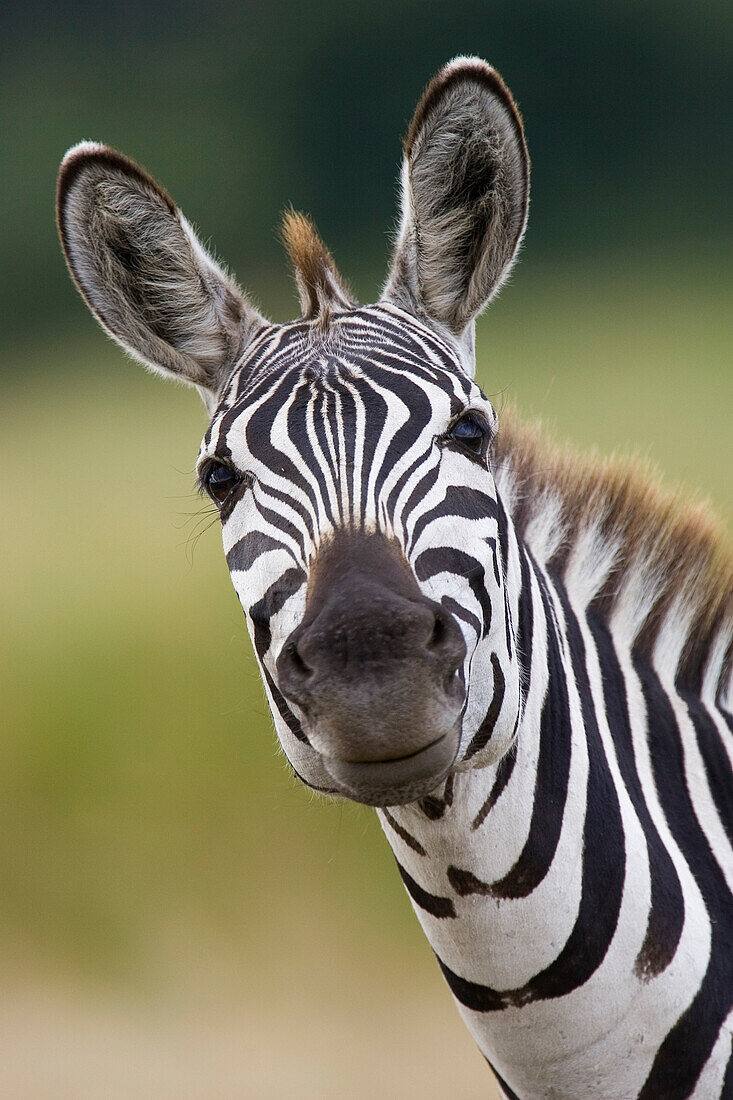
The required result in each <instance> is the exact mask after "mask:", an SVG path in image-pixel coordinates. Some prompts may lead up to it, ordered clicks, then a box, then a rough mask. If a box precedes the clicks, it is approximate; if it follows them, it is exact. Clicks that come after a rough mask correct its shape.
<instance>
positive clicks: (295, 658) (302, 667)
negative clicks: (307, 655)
mask: <svg viewBox="0 0 733 1100" xmlns="http://www.w3.org/2000/svg"><path fill="white" fill-rule="evenodd" d="M286 652H287V655H288V657H289V659H290V665H291V669H292V671H293V672H295V673H296V674H297V675H298V676H301V677H302V678H303V679H304V680H307V679H308V677H309V676H312V675H313V669H312V668H311V667H310V665H307V664H306V663H305V661H304V660H303V658H302V657H301V655H300V653H299V652H298V643H297V642H291V643H290V645H289V646H287V649H286Z"/></svg>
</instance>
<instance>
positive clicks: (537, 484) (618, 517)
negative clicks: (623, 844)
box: [494, 409, 733, 698]
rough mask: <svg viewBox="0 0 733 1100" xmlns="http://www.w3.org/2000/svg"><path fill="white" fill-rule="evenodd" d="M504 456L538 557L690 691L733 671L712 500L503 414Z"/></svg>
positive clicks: (499, 459) (719, 530) (723, 553)
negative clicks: (576, 448)
mask: <svg viewBox="0 0 733 1100" xmlns="http://www.w3.org/2000/svg"><path fill="white" fill-rule="evenodd" d="M500 425H501V426H500V433H499V437H498V439H497V441H496V449H495V454H494V463H495V467H496V468H495V470H494V474H495V478H496V483H497V487H498V489H499V492H500V494H501V496H502V499H503V501H504V504H505V507H506V508H507V509H508V511H509V513H510V514H511V516H512V520H513V522H514V526H515V529H516V531H517V533H518V534H520V535H521V536H522V537H523V539H524V541H525V543H526V545H527V546H528V548H529V550H530V551H531V553H532V554H533V556H534V557H535V558H536V559H537V561H538V562H539V564H541V565H543V566H545V567H547V568H549V569H550V570H552V571H553V572H554V573H556V574H557V575H558V576H560V577H561V578H562V580H563V582H564V584H565V587H566V589H567V591H568V593H569V595H570V596H571V598H576V599H580V601H581V602H582V603H584V604H585V605H586V606H588V607H590V608H591V609H592V610H593V611H594V612H595V613H596V614H598V615H599V616H600V617H601V618H603V619H604V620H605V621H607V622H608V624H609V627H610V628H611V629H612V630H613V631H614V632H620V633H622V634H623V635H625V636H626V637H627V639H628V642H629V645H633V646H635V647H636V648H637V649H639V650H642V651H644V652H645V653H647V654H648V655H654V656H655V660H656V661H657V662H658V661H659V660H660V659H661V660H662V661H663V663H664V664H665V666H666V667H668V668H670V667H671V671H672V674H673V675H676V678H677V681H678V683H679V684H680V685H681V686H685V687H688V688H689V689H690V690H694V691H695V692H696V693H697V694H700V693H704V694H705V695H708V694H710V695H712V696H713V698H715V697H717V696H718V695H719V694H720V693H722V695H723V698H725V694H726V687H727V688H728V690H729V691H730V690H731V687H732V685H731V684H730V683H729V682H728V679H729V678H730V676H731V672H732V671H733V670H732V668H731V665H732V664H733V549H732V548H731V546H730V543H729V541H728V539H727V535H726V531H725V528H724V525H723V524H722V523H721V522H720V521H719V520H718V518H717V517H716V516H714V515H713V513H712V512H711V510H710V508H709V506H708V504H707V503H706V502H704V501H701V500H695V499H691V498H690V496H689V494H687V493H686V492H683V491H681V490H677V491H670V490H668V489H666V488H664V487H663V486H662V485H661V483H660V479H659V476H658V473H657V472H656V471H655V469H654V467H653V466H652V465H651V464H649V463H648V462H645V461H643V460H640V459H629V458H623V457H619V456H613V457H610V458H602V457H600V456H599V455H597V454H593V453H589V454H585V455H583V454H580V453H578V452H576V451H574V450H573V449H572V448H569V447H566V446H559V445H557V444H555V443H553V442H551V441H550V440H549V439H548V438H547V436H546V435H545V433H544V431H543V430H542V428H541V426H539V425H537V424H533V425H528V424H526V423H523V422H522V421H521V420H520V419H519V417H518V416H517V415H516V413H515V412H514V411H513V410H511V409H509V410H504V411H503V413H502V416H501V418H500Z"/></svg>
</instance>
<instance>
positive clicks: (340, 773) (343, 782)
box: [294, 720, 461, 807]
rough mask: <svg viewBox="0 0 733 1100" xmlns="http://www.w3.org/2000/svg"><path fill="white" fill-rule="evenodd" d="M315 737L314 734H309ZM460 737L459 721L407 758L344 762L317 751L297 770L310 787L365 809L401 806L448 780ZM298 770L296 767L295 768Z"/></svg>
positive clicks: (423, 795) (300, 777) (428, 792)
mask: <svg viewBox="0 0 733 1100" xmlns="http://www.w3.org/2000/svg"><path fill="white" fill-rule="evenodd" d="M309 732H310V735H311V736H313V732H312V731H309ZM460 737H461V722H460V720H459V721H457V722H456V723H455V725H454V726H453V727H452V728H451V729H449V730H447V731H446V732H445V733H443V734H441V735H440V736H438V737H437V738H435V740H433V741H431V742H430V743H429V744H426V745H425V747H424V748H421V749H418V750H417V751H416V752H412V753H410V754H409V755H407V756H400V757H393V758H390V759H384V760H344V759H342V758H340V757H336V756H327V755H326V754H325V753H322V752H318V750H316V749H312V750H311V751H312V752H313V753H315V756H316V759H313V757H312V756H311V754H310V753H309V754H308V755H309V756H310V757H311V759H310V760H309V761H308V763H307V764H306V763H304V762H299V764H298V766H296V767H295V770H296V774H297V775H298V778H299V779H301V780H302V781H303V782H304V783H306V784H307V785H308V786H311V787H314V788H315V789H316V790H320V791H321V792H322V793H324V794H330V795H332V796H334V797H341V798H348V799H350V800H351V801H352V802H361V803H362V804H363V805H365V806H379V807H388V806H402V805H405V804H406V803H409V802H414V801H416V800H417V799H419V798H423V797H425V796H426V795H428V794H430V793H431V791H433V790H435V789H436V788H437V787H439V786H440V784H441V783H442V782H443V781H444V780H445V779H446V778H447V776H448V774H449V773H450V771H451V768H452V767H453V764H454V763H455V760H456V756H457V754H458V747H459V743H460ZM294 766H295V765H294Z"/></svg>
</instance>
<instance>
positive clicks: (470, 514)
mask: <svg viewBox="0 0 733 1100" xmlns="http://www.w3.org/2000/svg"><path fill="white" fill-rule="evenodd" d="M445 516H455V517H456V518H460V519H471V520H477V519H485V518H486V517H488V516H490V517H491V518H492V519H496V501H495V500H494V499H493V497H490V496H489V495H488V493H482V492H480V491H479V490H478V489H471V488H469V487H468V486H465V485H450V486H449V487H448V488H447V489H446V491H445V496H444V497H443V499H442V500H441V502H440V503H439V504H436V505H435V507H433V508H430V509H429V510H428V511H427V512H425V513H423V515H421V516H420V518H419V519H418V520H417V522H416V523H415V526H414V528H413V530H412V537H411V540H410V541H411V544H412V545H414V544H415V543H416V542H417V541H418V539H419V538H420V535H421V534H422V533H423V531H424V530H425V528H426V527H427V525H428V524H429V523H432V521H433V520H435V519H438V518H442V517H445ZM486 541H488V540H486ZM491 541H492V542H493V539H492V540H491ZM495 558H496V554H494V559H495ZM498 581H499V578H498V577H497V583H498Z"/></svg>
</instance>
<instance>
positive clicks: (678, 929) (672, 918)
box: [588, 614, 685, 978]
mask: <svg viewBox="0 0 733 1100" xmlns="http://www.w3.org/2000/svg"><path fill="white" fill-rule="evenodd" d="M588 626H589V628H590V631H591V634H592V635H593V640H594V642H595V646H596V651H597V653H598V660H599V663H600V666H601V678H602V682H603V698H604V707H605V711H606V718H607V720H608V726H609V729H610V730H611V734H612V736H613V741H614V745H615V748H616V759H617V761H618V767H619V771H620V773H621V779H622V781H623V785H624V789H625V790H626V793H627V794H628V796H629V798H630V800H631V804H632V806H633V807H634V812H635V813H636V816H637V818H638V821H639V824H640V825H641V827H642V830H643V832H644V836H645V838H646V845H647V851H648V854H649V876H650V888H651V899H650V905H649V917H648V920H647V930H646V935H645V937H644V942H643V944H642V946H641V949H640V951H639V956H638V958H637V960H636V962H635V964H634V970H635V972H636V973H637V975H638V976H639V977H641V978H651V977H654V976H656V975H657V974H661V972H662V971H663V970H665V969H666V967H667V966H669V964H670V962H671V961H672V959H673V958H674V955H675V952H676V950H677V945H678V943H679V940H680V936H681V935H682V928H683V925H684V921H685V903H684V898H683V896H682V887H681V885H680V880H679V876H678V874H677V871H676V869H675V865H674V863H673V862H672V858H671V856H670V854H669V852H668V851H667V848H666V846H665V844H664V843H663V841H662V839H661V837H660V836H659V833H658V832H657V829H656V826H655V824H654V821H653V820H652V816H651V814H650V812H649V807H648V805H647V801H646V798H645V796H644V791H643V790H642V786H641V781H640V779H639V775H638V772H637V770H636V763H635V754H634V744H633V739H632V735H631V723H630V720H629V710H628V701H627V696H626V682H625V680H624V675H623V672H622V671H621V666H620V665H619V662H618V658H617V656H616V649H615V646H614V643H613V640H612V638H611V635H610V632H609V629H608V627H607V625H606V624H605V623H603V622H601V621H600V620H599V619H598V618H596V616H595V615H593V614H590V615H589V616H588Z"/></svg>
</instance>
